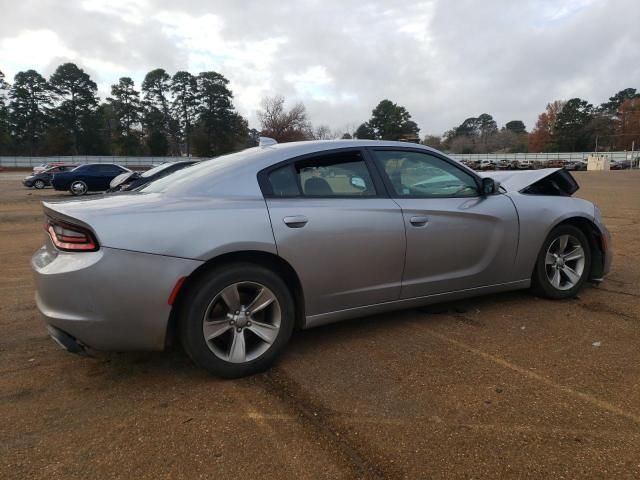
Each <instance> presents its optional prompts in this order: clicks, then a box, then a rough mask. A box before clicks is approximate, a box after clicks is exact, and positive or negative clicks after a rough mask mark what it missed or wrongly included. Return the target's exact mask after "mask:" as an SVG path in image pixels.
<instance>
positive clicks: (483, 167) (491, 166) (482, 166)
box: [479, 160, 496, 170]
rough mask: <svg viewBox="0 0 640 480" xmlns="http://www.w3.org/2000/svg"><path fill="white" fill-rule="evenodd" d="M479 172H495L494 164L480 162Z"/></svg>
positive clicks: (487, 161) (486, 161)
mask: <svg viewBox="0 0 640 480" xmlns="http://www.w3.org/2000/svg"><path fill="white" fill-rule="evenodd" d="M479 169H480V170H495V169H496V162H494V161H493V160H480V167H479Z"/></svg>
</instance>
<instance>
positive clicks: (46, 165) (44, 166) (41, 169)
mask: <svg viewBox="0 0 640 480" xmlns="http://www.w3.org/2000/svg"><path fill="white" fill-rule="evenodd" d="M63 165H67V163H66V162H49V163H41V164H40V165H36V166H35V167H33V170H32V172H31V173H32V174H33V175H37V174H38V173H41V172H44V171H45V170H49V169H50V168H53V167H60V166H63Z"/></svg>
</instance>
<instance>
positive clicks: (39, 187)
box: [33, 180, 45, 190]
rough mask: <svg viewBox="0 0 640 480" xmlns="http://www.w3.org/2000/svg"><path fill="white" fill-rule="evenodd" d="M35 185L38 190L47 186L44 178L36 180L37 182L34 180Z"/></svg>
mask: <svg viewBox="0 0 640 480" xmlns="http://www.w3.org/2000/svg"><path fill="white" fill-rule="evenodd" d="M33 186H34V187H36V188H37V189H38V190H42V189H43V188H44V187H45V184H44V181H43V180H36V181H35V182H33Z"/></svg>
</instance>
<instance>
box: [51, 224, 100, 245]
mask: <svg viewBox="0 0 640 480" xmlns="http://www.w3.org/2000/svg"><path fill="white" fill-rule="evenodd" d="M44 229H45V230H46V231H47V233H48V234H49V236H50V237H51V241H52V242H53V244H54V245H55V246H56V248H57V249H58V250H63V251H65V252H94V251H96V250H98V241H97V240H96V239H95V237H94V236H93V234H92V233H91V232H90V231H89V230H87V229H86V228H83V227H79V226H78V225H72V224H70V223H65V222H60V221H58V220H53V219H49V220H48V221H47V223H46V224H45V226H44Z"/></svg>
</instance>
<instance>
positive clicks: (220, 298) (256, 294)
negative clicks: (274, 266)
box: [202, 282, 282, 363]
mask: <svg viewBox="0 0 640 480" xmlns="http://www.w3.org/2000/svg"><path fill="white" fill-rule="evenodd" d="M281 316H282V312H281V308H280V304H279V302H278V299H277V298H276V296H275V295H274V293H273V292H272V291H271V290H269V289H268V288H267V287H265V286H264V285H262V284H260V283H256V282H239V283H234V284H231V285H229V286H228V287H226V288H224V289H223V290H222V291H221V292H219V293H218V294H217V295H216V296H215V297H214V299H213V300H212V301H211V303H210V304H209V306H208V307H207V310H206V311H205V314H204V318H203V319H202V333H203V335H204V338H205V341H206V343H207V346H208V347H209V350H211V351H212V352H213V353H214V354H215V355H216V356H217V357H218V358H220V359H222V360H225V361H227V362H230V363H244V362H249V361H252V360H255V359H256V358H258V357H260V356H261V355H262V354H263V353H264V352H266V351H267V350H268V349H269V347H270V346H271V345H272V344H273V342H275V340H276V338H277V337H278V333H279V331H280V322H281Z"/></svg>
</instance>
